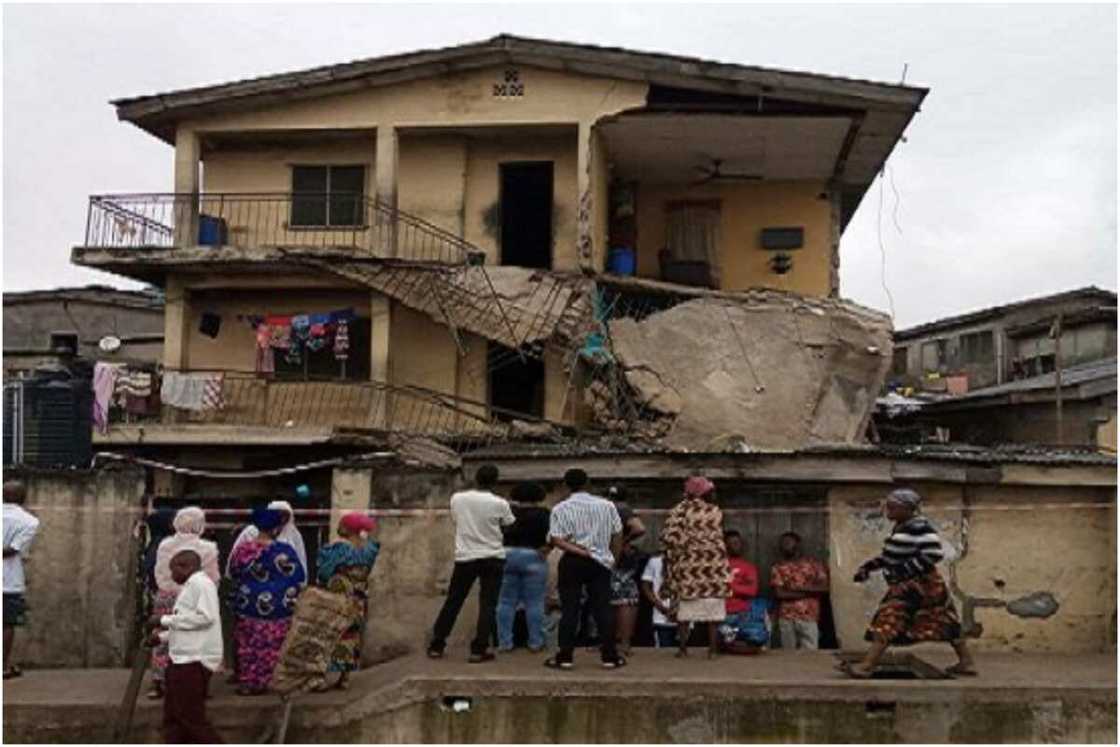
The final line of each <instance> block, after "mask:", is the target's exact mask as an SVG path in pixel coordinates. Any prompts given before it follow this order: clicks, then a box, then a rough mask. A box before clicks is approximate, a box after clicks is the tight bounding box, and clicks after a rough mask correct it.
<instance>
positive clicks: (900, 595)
mask: <svg viewBox="0 0 1120 747" xmlns="http://www.w3.org/2000/svg"><path fill="white" fill-rule="evenodd" d="M921 503H922V497H921V496H920V495H918V494H917V493H916V492H914V491H913V490H909V489H905V488H903V489H900V490H894V491H892V492H891V493H890V494H889V495H888V496H887V500H886V503H884V504H883V513H884V514H885V515H886V517H887V518H888V519H890V520H891V521H893V522H894V527H893V528H892V529H891V534H890V536H889V537H888V538H887V540H886V542H885V543H884V545H883V552H882V553H881V554H880V555H879V556H878V557H875V558H872V559H871V560H868V561H867V562H866V563H864V564H863V565H861V566H860V567H859V570H858V571H856V575H855V581H856V583H863V582H864V581H866V580H867V579H868V578H869V577H870V576H871V573H872V572H873V571H882V572H883V578H884V579H885V580H886V582H887V593H886V595H885V596H884V597H883V600H882V601H881V602H879V608H878V610H876V612H875V616H874V617H873V618H872V620H871V624H870V625H869V626H868V628H867V633H866V635H865V636H864V637H865V638H866V639H867V640H868V641H870V642H871V647H870V648H869V649H868V651H867V654H866V655H865V656H864V658H863V661H860V662H858V663H856V664H848V663H847V662H842V663H841V664H839V665H838V667H839V669H840V670H841V671H842V672H844V673H846V674H847V675H848V676H849V677H853V678H856V679H867V678H869V677H871V676H872V674H873V673H874V671H875V666H876V665H877V664H878V663H879V660H880V659H881V658H882V656H883V654H884V653H885V652H886V650H887V647H888V646H906V645H910V644H912V643H925V642H929V641H944V642H946V643H948V644H950V645H951V646H952V647H953V650H954V651H955V652H956V654H957V659H958V662H957V663H956V664H954V665H953V666H951V667H949V668H948V669H946V671H947V672H949V673H950V674H953V675H956V676H958V677H961V676H966V677H970V676H975V675H976V664H975V663H974V662H973V660H972V654H971V653H970V652H969V650H968V646H967V645H966V644H965V641H964V638H963V637H962V635H961V622H960V618H959V617H957V610H956V608H955V607H954V606H953V600H952V598H951V597H950V596H949V590H948V587H947V586H946V585H945V580H944V579H943V578H942V577H941V573H940V572H938V570H937V563H938V562H939V561H940V560H941V559H942V557H943V554H944V553H943V551H942V549H941V538H940V537H939V536H938V534H937V530H936V529H935V528H934V526H933V524H931V523H930V521H929V519H927V518H926V517H924V516H922V515H921V510H920V509H921Z"/></svg>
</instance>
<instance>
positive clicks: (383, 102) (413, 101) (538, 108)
mask: <svg viewBox="0 0 1120 747" xmlns="http://www.w3.org/2000/svg"><path fill="white" fill-rule="evenodd" d="M518 70H519V71H520V75H521V80H522V82H523V83H524V86H525V93H524V95H523V96H520V97H517V98H495V97H494V96H493V86H494V84H495V83H500V82H502V80H503V78H504V74H505V71H506V66H495V67H492V68H484V69H480V70H472V71H468V72H464V73H454V74H451V75H445V76H439V77H433V78H426V79H422V80H415V81H409V82H405V83H400V84H397V85H393V86H383V87H378V88H370V89H367V90H363V91H358V92H354V93H345V94H336V95H332V96H323V97H319V98H314V99H307V100H304V101H294V102H290V103H285V104H280V105H277V106H273V107H267V108H262V109H258V110H255V111H251V112H235V113H227V114H218V115H214V116H211V117H207V118H205V119H200V120H195V121H188V122H184V123H183V126H184V127H186V128H188V129H192V130H197V131H199V132H206V131H236V130H262V129H263V130H274V129H280V130H283V129H293V128H299V129H321V128H331V129H343V128H368V127H376V126H377V125H379V124H396V125H397V126H398V127H410V126H432V125H455V124H459V125H481V124H530V123H536V124H542V123H562V122H566V123H576V122H581V121H583V122H589V123H590V122H594V121H595V120H597V119H598V118H599V117H601V116H603V115H605V114H610V113H615V112H618V111H621V110H623V109H628V108H631V107H636V106H641V105H643V104H644V103H645V97H646V91H647V85H646V84H644V83H640V82H636V81H623V80H615V79H611V78H593V77H589V76H585V75H575V74H569V73H560V72H554V71H551V70H542V69H536V68H531V67H526V66H524V65H522V66H518Z"/></svg>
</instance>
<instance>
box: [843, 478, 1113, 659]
mask: <svg viewBox="0 0 1120 747" xmlns="http://www.w3.org/2000/svg"><path fill="white" fill-rule="evenodd" d="M917 489H918V491H919V492H920V493H922V495H923V497H924V499H925V512H926V514H927V515H928V516H929V518H930V519H931V520H932V521H933V522H934V523H935V524H936V525H937V527H938V529H939V531H940V533H941V536H942V539H943V540H944V541H946V542H947V544H948V545H949V546H950V547H948V548H947V558H946V561H945V562H943V563H942V564H941V566H940V570H941V572H942V574H943V575H944V576H945V578H946V581H947V582H948V583H949V584H950V587H951V589H952V590H953V596H954V602H955V604H956V605H957V611H958V613H960V614H961V618H962V623H963V624H964V626H965V629H966V631H967V630H969V629H974V628H975V626H976V625H979V626H980V627H981V628H982V631H981V633H980V637H979V638H978V639H975V640H974V641H973V645H974V646H975V647H976V648H977V649H978V650H989V651H1010V652H1049V653H1074V652H1092V651H1108V650H1115V647H1116V638H1115V631H1114V628H1113V620H1114V618H1115V614H1116V502H1115V491H1109V490H1108V489H1102V488H1091V487H1079V486H1073V485H1069V486H1055V487H1046V488H1042V487H1033V486H1030V487H1028V486H1011V485H1004V486H994V485H993V486H981V487H968V488H963V487H962V486H959V485H946V484H938V485H930V484H926V485H919V486H917ZM886 492H887V491H886V489H885V488H884V487H883V486H880V485H866V486H845V487H834V488H831V489H830V490H829V506H830V509H831V552H830V562H831V570H832V603H833V611H834V614H835V618H836V630H837V636H838V637H839V639H840V642H841V645H842V646H843V647H844V648H853V647H855V648H859V647H861V646H862V645H864V644H863V643H862V641H863V633H864V630H865V629H866V626H867V623H868V621H869V620H870V619H871V616H872V615H873V614H874V612H875V609H876V607H877V605H878V602H879V600H880V599H881V598H882V595H883V593H884V592H885V590H886V585H885V583H884V582H883V581H882V577H881V575H879V574H875V575H874V576H872V579H871V581H869V582H868V583H866V584H862V585H860V584H855V583H853V582H852V580H851V579H852V575H853V574H854V573H855V571H856V568H857V567H858V566H859V564H860V563H862V562H863V561H864V560H866V559H868V558H871V557H873V556H874V555H876V554H878V553H879V551H880V550H881V548H882V542H883V539H884V538H885V537H886V535H887V533H888V532H889V530H890V523H889V522H888V521H887V520H886V519H885V518H882V517H881V516H879V515H878V508H877V506H878V502H879V501H881V500H882V498H883V496H884V495H885V494H886ZM1090 504H1092V507H1089V506H1090ZM1098 505H1099V506H1100V507H1097V506H1098ZM962 507H966V508H963V509H962ZM1008 507H1010V508H1008ZM1040 594H1049V595H1051V596H1052V597H1053V600H1054V601H1055V602H1056V604H1057V610H1056V611H1054V612H1053V614H1050V615H1048V616H1043V617H1034V616H1029V615H1025V614H1023V612H1024V611H1026V610H1028V609H1030V608H1031V606H1032V605H1028V604H1027V602H1028V600H1031V597H1032V595H1040ZM1037 599H1038V598H1037V597H1035V599H1034V601H1037ZM1009 605H1010V609H1009ZM1016 612H1018V614H1016Z"/></svg>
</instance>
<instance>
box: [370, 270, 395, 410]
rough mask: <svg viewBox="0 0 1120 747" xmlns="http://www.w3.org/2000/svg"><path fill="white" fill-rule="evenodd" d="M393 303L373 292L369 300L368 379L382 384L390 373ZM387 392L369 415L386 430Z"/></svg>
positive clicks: (387, 379)
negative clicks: (390, 336)
mask: <svg viewBox="0 0 1120 747" xmlns="http://www.w3.org/2000/svg"><path fill="white" fill-rule="evenodd" d="M392 310H393V302H392V301H391V300H390V299H389V298H388V297H386V296H383V295H382V294H380V293H378V292H376V291H374V292H373V293H371V294H370V298H369V378H370V381H376V382H380V383H383V384H389V383H390V380H391V378H392V372H391V371H390V370H389V335H390V333H391V331H392V330H391V326H392V320H393V316H392ZM390 396H391V395H390V394H389V392H388V390H387V389H386V390H382V394H381V396H379V397H377V398H376V399H375V400H374V402H375V403H376V404H375V405H374V407H375V410H374V412H373V413H371V417H372V419H373V422H374V423H375V424H377V425H378V426H379V427H384V428H388V427H389V424H388V423H387V422H386V416H387V414H388V413H390V412H392V409H391V408H390V407H388V405H389V404H390V403H389V397H390Z"/></svg>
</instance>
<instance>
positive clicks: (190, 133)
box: [174, 127, 202, 247]
mask: <svg viewBox="0 0 1120 747" xmlns="http://www.w3.org/2000/svg"><path fill="white" fill-rule="evenodd" d="M201 162H202V145H201V142H200V140H199V138H198V133H196V132H195V131H194V130H189V129H186V128H184V127H180V128H178V129H177V130H176V131H175V194H176V198H175V216H174V218H175V220H174V224H175V246H180V247H185V246H195V245H196V244H198V198H199V191H200V188H201V182H200V176H199V166H200V165H201Z"/></svg>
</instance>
